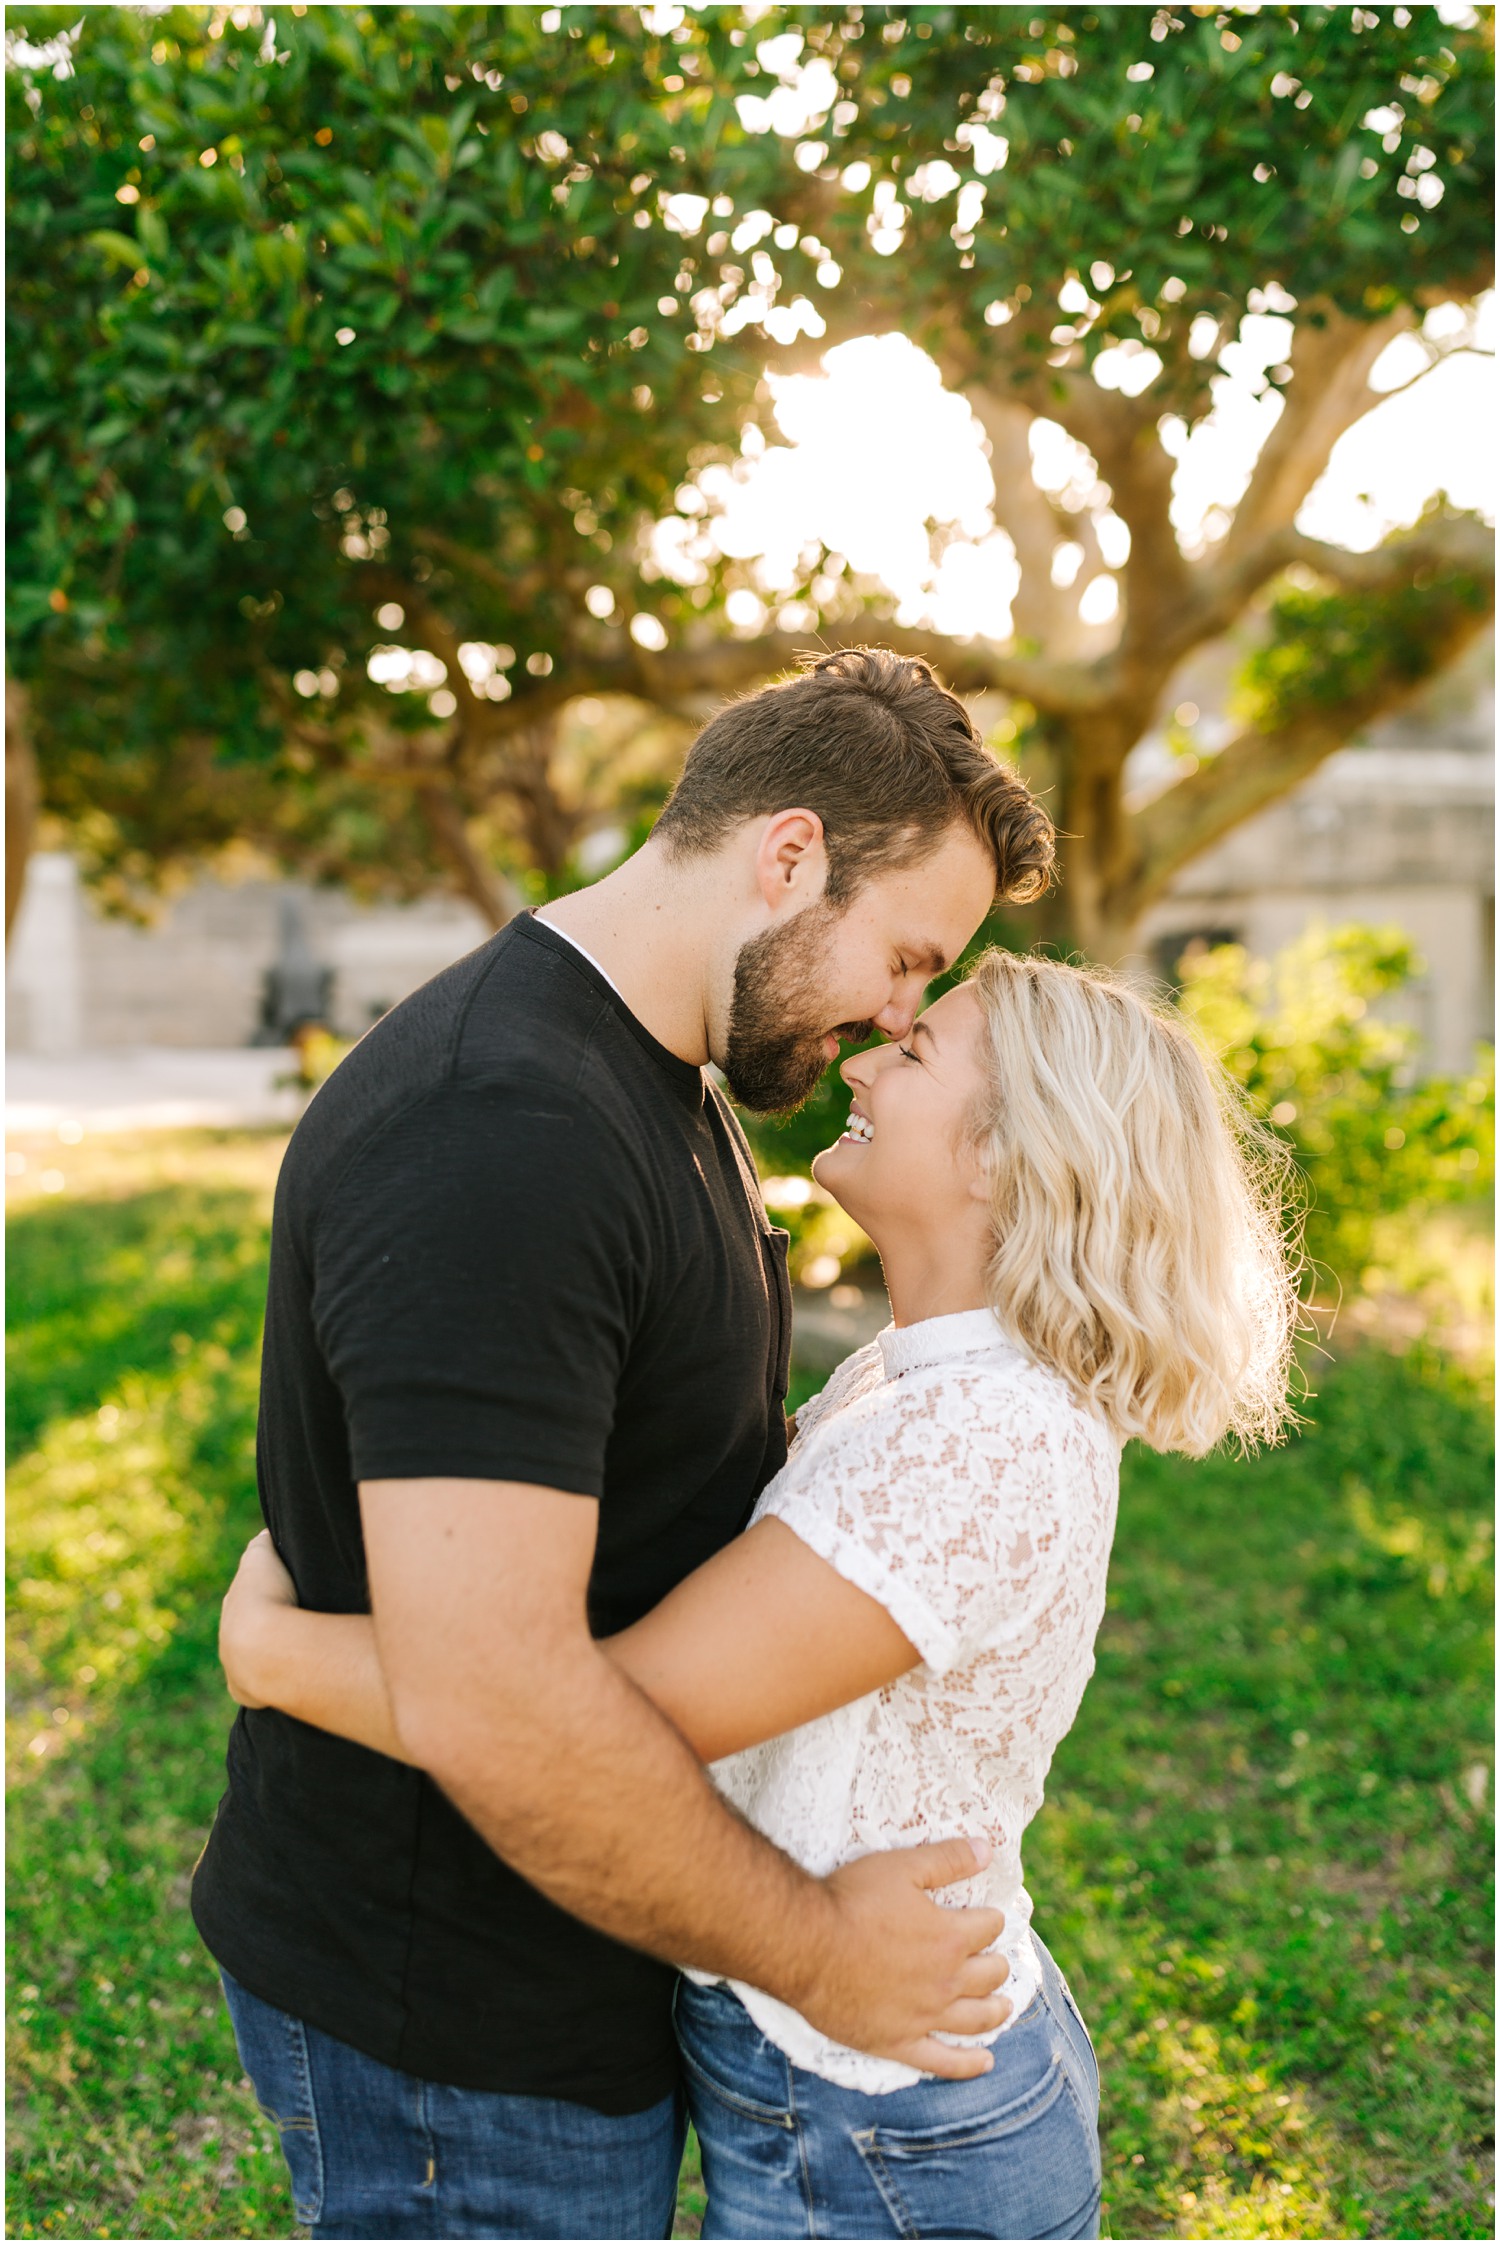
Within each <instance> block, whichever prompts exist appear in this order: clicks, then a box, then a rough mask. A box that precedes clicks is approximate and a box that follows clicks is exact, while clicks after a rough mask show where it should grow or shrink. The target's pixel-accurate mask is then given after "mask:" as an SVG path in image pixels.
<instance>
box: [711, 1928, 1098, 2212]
mask: <svg viewBox="0 0 1500 2245" xmlns="http://www.w3.org/2000/svg"><path fill="white" fill-rule="evenodd" d="M1037 1949H1038V1952H1039V1954H1040V1956H1041V1962H1042V1984H1041V1986H1040V1988H1039V1989H1038V1990H1037V1993H1036V1994H1035V1995H1034V1996H1033V1997H1032V1999H1031V2001H1030V2003H1029V2004H1028V2005H1027V2006H1026V2009H1025V2010H1024V2011H1023V2012H1022V2014H1021V2016H1020V2018H1019V2019H1017V2020H1016V2022H1015V2024H1014V2025H1013V2026H1010V2027H1007V2028H1006V2030H1005V2032H1004V2034H1002V2035H1001V2036H999V2037H998V2039H997V2040H996V2041H995V2043H994V2044H993V2046H992V2047H993V2049H994V2053H995V2068H994V2071H993V2073H988V2074H984V2075H981V2077H980V2078H979V2079H978V2080H977V2081H934V2080H925V2081H920V2082H918V2083H917V2084H916V2085H915V2086H914V2087H913V2088H910V2089H894V2090H892V2091H891V2092H890V2093H889V2094H888V2095H886V2096H879V2097H872V2096H867V2095H864V2094H863V2093H862V2092H860V2091H858V2090H853V2089H839V2088H837V2087H835V2085H834V2084H833V2083H832V2082H830V2081H824V2080H822V2079H821V2077H820V2076H819V2075H817V2074H812V2073H807V2072H805V2071H804V2070H803V2068H802V2067H800V2066H794V2065H793V2064H792V2062H791V2060H790V2059H789V2058H787V2057H786V2056H785V2054H784V2053H783V2052H782V2051H780V2050H778V2049H777V2048H776V2046H775V2044H774V2043H771V2042H768V2041H767V2040H766V2038H765V2036H764V2035H763V2034H762V2033H761V2031H760V2029H759V2027H757V2026H756V2024H755V2021H754V2020H753V2019H752V2018H751V2016H750V2014H749V2012H748V2011H747V2010H746V2009H745V2007H744V2005H743V2004H742V2003H741V2002H740V2000H739V1998H738V1997H737V1996H735V1995H733V1994H732V1993H731V1992H730V1990H729V1989H728V1988H726V1987H723V1986H719V1987H711V1988H700V1987H696V1986H695V1985H694V1984H693V1982H692V1981H690V1980H682V1981H679V1983H678V1987H677V2042H678V2047H679V2049H680V2050H681V2052H682V2057H683V2065H684V2068H685V2072H686V2077H687V2094H688V2105H689V2108H690V2110H691V2112H692V2116H693V2124H694V2126H695V2127H696V2129H697V2131H698V2142H699V2146H700V2148H701V2150H702V2153H703V2180H704V2183H705V2185H706V2186H707V2190H708V2213H707V2216H706V2218H705V2220H704V2224H703V2235H704V2236H705V2237H706V2238H708V2237H739V2238H755V2237H763V2238H783V2239H785V2238H796V2237H859V2238H867V2239H869V2238H881V2237H1028V2238H1043V2237H1097V2236H1098V2234H1099V2229H1098V2222H1099V2181H1100V2176H1099V2164H1100V2163H1099V2073H1098V2069H1097V2067H1096V2065H1095V2063H1094V2053H1093V2050H1092V2048H1091V2047H1090V2044H1089V2038H1088V2035H1087V2034H1086V2033H1085V2031H1084V2025H1083V2021H1082V2019H1081V2018H1080V2017H1079V2015H1078V2012H1077V2010H1076V2009H1075V2008H1074V2004H1073V1999H1072V1997H1071V1995H1070V1994H1069V1993H1068V1990H1067V1986H1066V1984H1065V1982H1064V1980H1063V1977H1062V1974H1061V1973H1060V1972H1059V1971H1058V1969H1057V1966H1056V1965H1055V1964H1054V1963H1053V1961H1052V1959H1051V1957H1050V1956H1048V1954H1047V1952H1046V1950H1045V1949H1044V1948H1043V1947H1042V1944H1041V1943H1040V1942H1039V1941H1038V1942H1037Z"/></svg>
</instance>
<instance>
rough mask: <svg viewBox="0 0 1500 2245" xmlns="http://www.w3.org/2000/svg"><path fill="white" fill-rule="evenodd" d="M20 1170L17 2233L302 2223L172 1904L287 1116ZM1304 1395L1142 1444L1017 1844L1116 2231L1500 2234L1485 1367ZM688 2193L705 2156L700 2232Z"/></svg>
mask: <svg viewBox="0 0 1500 2245" xmlns="http://www.w3.org/2000/svg"><path fill="white" fill-rule="evenodd" d="M26 1151H27V1159H28V1167H27V1170H26V1172H25V1173H24V1174H23V1175H21V1176H19V1177H17V1178H13V1179H12V1180H11V1184H12V1221H11V1233H10V1239H11V1247H10V1269H11V1319H12V1326H13V1332H12V1339H11V1375H10V1421H9V1435H10V1455H11V1458H12V1461H13V1463H12V1469H11V1486H10V1599H11V1607H10V1611H11V1638H10V1663H11V1678H12V1715H11V1729H10V1748H9V1770H10V1783H11V1818H10V1912H11V1936H10V1938H11V1946H10V1973H11V1984H10V2057H11V2096H12V2103H11V2125H10V2153H9V2156H10V2190H9V2223H8V2232H9V2234H10V2235H12V2236H17V2237H38V2236H53V2237H69V2238H78V2237H187V2238H192V2237H197V2238H208V2237H214V2238H219V2237H288V2236H292V2235H295V2234H296V2232H295V2231H294V2230H293V2229H292V2227H291V2214H290V2206H289V2202H288V2198H287V2195H286V2192H285V2189H284V2187H283V2184H282V2179H281V2168H280V2161H279V2156H278V2155H277V2153H276V2150H275V2147H274V2144H273V2142H272V2140H271V2137H270V2134H269V2131H268V2129H267V2128H266V2126H265V2124H264V2123H263V2122H262V2121H261V2119H260V2116H259V2115H258V2113H257V2111H256V2108H255V2105H254V2103H253V2101H252V2099H251V2098H250V2096H249V2094H248V2092H247V2090H246V2088H245V2086H244V2084H243V2082H242V2080H241V2077H240V2069H239V2065H238V2061H237V2059H236V2056H235V2051H234V2045H233V2041H232V2039H231V2037H230V2034H229V2030H228V2027H227V2024H226V2022H225V2019H224V2016H223V2013H222V2009H221V2006H220V2004H219V2001H218V1997H217V1988H216V1983H215V1979H214V1974H213V1971H212V1968H211V1966H210V1964H209V1962H208V1960H207V1958H206V1957H205V1956H204V1954H203V1952H202V1950H201V1949H200V1947H199V1946H198V1943H197V1940H196V1937H195V1935H194V1933H193V1929H192V1926H191V1923H190V1921H189V1918H188V1915H187V1909H186V1893H187V1884H188V1878H189V1874H190V1872H191V1868H192V1865H193V1862H194V1859H195V1857H196V1855H197V1852H198V1849H199V1848H200V1846H201V1845H202V1841H203V1836H204V1833H205V1831H206V1830H207V1826H208V1823H209V1819H210V1817H211V1815H212V1812H213V1806H214V1802H215V1800H216V1798H217V1795H218V1791H219V1786H220V1770H221V1765H222V1754H223V1740H224V1733H225V1729H226V1726H227V1719H228V1711H227V1705H226V1702H225V1699H224V1696H223V1693H222V1689H221V1686H220V1685H219V1682H218V1677H217V1670H216V1668H215V1666H214V1659H213V1640H214V1627H215V1619H216V1596H217V1593H218V1591H219V1589H220V1587H221V1586H222V1584H223V1582H224V1581H225V1580H226V1579H227V1576H228V1573H229V1570H230V1568H231V1566H232V1564H233V1560H234V1557H235V1554H236V1553H237V1551H238V1549H239V1546H240V1543H241V1541H242V1539H243V1538H244V1537H245V1536H246V1535H247V1534H248V1533H249V1532H250V1530H251V1529H252V1528H253V1526H254V1525H255V1524H256V1511H255V1497H254V1470H253V1457H252V1435H253V1424H254V1406H255V1378H256V1341H257V1334H258V1328H259V1319H260V1308H261V1291H262V1284H263V1263H264V1253H265V1239H266V1226H267V1220H268V1212H269V1197H270V1190H271V1186H272V1183H273V1179H274V1173H275V1167H276V1162H277V1159H278V1156H279V1153H280V1143H279V1142H278V1141H277V1140H275V1139H274V1138H259V1137H254V1136H244V1135H240V1136H225V1137H214V1136H209V1135H200V1136H197V1137H193V1138H181V1139H176V1140H160V1139H158V1140H154V1141H145V1140H141V1141H135V1142H130V1141H114V1142H108V1141H106V1142H101V1143H98V1144H93V1143H85V1144H83V1145H79V1146H74V1147H67V1148H61V1149H60V1148H58V1147H57V1146H56V1144H55V1143H54V1144H53V1145H52V1146H51V1147H50V1148H47V1149H27V1150H26ZM44 1173H45V1189H44V1181H43V1180H44ZM59 1177H61V1179H62V1182H61V1183H60V1184H59V1183H58V1178H59ZM1313 1382H1314V1385H1315V1386H1316V1388H1317V1391H1318V1392H1317V1394H1316V1396H1315V1397H1314V1398H1313V1400H1312V1401H1311V1402H1310V1403H1309V1404H1308V1405H1307V1407H1306V1410H1307V1417H1308V1420H1309V1424H1308V1426H1307V1428H1306V1431H1305V1432H1304V1433H1303V1434H1302V1435H1301V1436H1300V1437H1299V1438H1298V1439H1297V1440H1295V1441H1294V1442H1292V1443H1291V1444H1290V1445H1289V1446H1288V1447H1287V1448H1286V1449H1285V1450H1282V1451H1280V1452H1277V1453H1275V1454H1273V1455H1271V1456H1268V1457H1265V1458H1261V1459H1259V1460H1257V1461H1255V1462H1254V1463H1251V1464H1242V1463H1236V1462H1233V1461H1231V1460H1227V1459H1218V1458H1216V1459H1212V1460H1209V1461H1207V1462H1205V1463H1202V1464H1199V1465H1196V1466H1189V1465H1185V1464H1182V1463H1180V1462H1178V1461H1162V1460H1158V1459H1153V1458H1150V1457H1146V1456H1139V1455H1137V1456H1133V1457H1131V1458H1130V1459H1129V1460H1128V1461H1127V1472H1126V1478H1125V1487H1124V1492H1123V1497H1122V1503H1121V1514H1120V1534H1119V1541H1118V1545H1117V1549H1116V1556H1115V1564H1114V1570H1113V1577H1112V1584H1111V1596H1110V1610H1109V1615H1108V1619H1107V1621H1106V1624H1105V1628H1104V1632H1103V1635H1102V1637H1101V1641H1100V1647H1099V1664H1098V1674H1097V1676H1096V1678H1095V1680H1094V1683H1093V1685H1092V1686H1091V1688H1090V1692H1089V1696H1088V1698H1087V1700H1086V1701H1085V1703H1084V1709H1083V1714H1082V1716H1081V1718H1080V1722H1079V1726H1078V1729H1077V1730H1076V1732H1075V1733H1074V1735H1073V1737H1072V1738H1071V1739H1070V1740H1069V1741H1068V1742H1067V1744H1066V1746H1065V1747H1064V1750H1063V1752H1062V1753H1061V1755H1060V1756H1059V1757H1058V1763H1057V1767H1056V1769H1055V1771H1054V1773H1053V1780H1052V1783H1051V1786H1050V1789H1049V1800H1048V1804H1047V1807H1046V1808H1045V1809H1044V1811H1043V1812H1042V1815H1041V1817H1040V1819H1039V1820H1038V1823H1037V1825H1036V1826H1035V1828H1034V1830H1033V1833H1032V1836H1031V1839H1030V1842H1029V1847H1028V1869H1029V1884H1030V1886H1031V1889H1032V1892H1033V1894H1034V1895H1035V1897H1036V1902H1037V1922H1038V1926H1039V1928H1040V1930H1041V1931H1042V1932H1043V1934H1044V1935H1045V1937H1046V1939H1047V1940H1048V1942H1049V1943H1050V1944H1051V1946H1052V1948H1053V1950H1054V1952H1055V1954H1056V1955H1057V1957H1058V1958H1059V1960H1060V1962H1061V1963H1062V1965H1063V1967H1064V1969H1065V1971H1066V1972H1067V1973H1068V1975H1069V1977H1070V1979H1071V1981H1072V1983H1073V1986H1074V1988H1075V1990H1076V1992H1077V1993H1078V1995H1079V1997H1080V2000H1081V2002H1082V2003H1083V2006H1084V2010H1085V2013H1086V2015H1087V2016H1088V2018H1089V2020H1090V2024H1091V2026H1092V2028H1093V2030H1094V2036H1095V2041H1096V2043H1097V2045H1098V2047H1099V2052H1100V2057H1101V2062H1102V2067H1103V2075H1104V2085H1105V2086H1104V2125H1105V2168H1106V2185H1105V2189H1106V2211H1107V2216H1108V2221H1109V2225H1110V2228H1111V2231H1112V2233H1113V2235H1114V2236H1116V2237H1133V2236H1151V2237H1159V2236H1183V2237H1204V2238H1206V2237H1392V2236H1397V2237H1444V2238H1449V2237H1488V2236H1491V2235H1493V2214H1492V2210H1491V2209H1492V2195H1491V2189H1490V2168H1489V2164H1488V2161H1489V2142H1490V2122H1491V2115H1492V2102H1491V2090H1490V2082H1489V2065H1490V2051H1491V2042H1490V2025H1489V2016H1490V2015H1489V2002H1490V1963H1491V1958H1490V1939H1491V1929H1492V1906H1491V1863H1492V1856H1491V1816H1490V1796H1491V1789H1492V1774H1493V1773H1492V1736H1493V1733H1492V1724H1491V1710H1490V1697H1489V1679H1490V1651H1489V1612H1490V1605H1489V1587H1488V1586H1489V1581H1490V1575H1491V1544H1490V1522H1491V1511H1490V1485H1491V1467H1490V1439H1489V1424H1490V1416H1489V1398H1488V1392H1487V1385H1486V1383H1485V1381H1484V1380H1483V1379H1482V1378H1481V1377H1480V1375H1479V1374H1477V1373H1476V1372H1475V1371H1474V1370H1473V1369H1472V1367H1471V1368H1469V1369H1464V1368H1462V1367H1460V1366H1459V1365H1458V1364H1456V1363H1455V1362H1453V1361H1451V1360H1449V1359H1448V1358H1446V1357H1444V1356H1442V1355H1440V1354H1439V1353H1437V1352H1436V1351H1434V1350H1432V1349H1430V1348H1424V1347H1422V1346H1421V1345H1415V1346H1410V1347H1408V1348H1407V1349H1406V1350H1405V1352H1404V1353H1403V1354H1400V1355H1393V1354H1390V1353H1387V1352H1386V1351H1385V1350H1383V1349H1381V1348H1380V1347H1378V1346H1376V1345H1374V1344H1372V1343H1370V1342H1368V1341H1366V1342H1362V1343H1361V1344H1360V1345H1359V1346H1357V1347H1353V1348H1351V1349H1350V1350H1349V1351H1348V1353H1346V1354H1340V1355H1338V1356H1337V1357H1336V1358H1335V1359H1334V1360H1332V1361H1328V1362H1324V1363H1322V1364H1321V1365H1319V1367H1318V1368H1317V1369H1316V1370H1315V1372H1314V1374H1313ZM700 2209H701V2196H700V2195H698V2194H696V2193H695V2190H694V2187H693V2184H692V2182H691V2181H690V2180H689V2181H687V2182H685V2184H684V2190H683V2196H682V2219H681V2221H680V2223H679V2230H680V2233H681V2234H684V2235H691V2234H693V2233H694V2232H695V2229H696V2221H695V2214H696V2212H697V2211H698V2210H700Z"/></svg>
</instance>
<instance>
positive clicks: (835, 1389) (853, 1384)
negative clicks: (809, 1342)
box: [793, 1341, 880, 1449]
mask: <svg viewBox="0 0 1500 2245" xmlns="http://www.w3.org/2000/svg"><path fill="white" fill-rule="evenodd" d="M879 1372H880V1343H879V1342H878V1341H867V1342H866V1343H865V1345H864V1347H863V1348H862V1349H856V1350H855V1351H854V1354H853V1355H852V1356H846V1357H845V1358H844V1361H843V1363H842V1364H839V1365H836V1366H835V1367H834V1369H833V1371H832V1372H831V1373H830V1374H829V1376H828V1385H827V1387H824V1388H819V1390H818V1392H817V1394H816V1395H813V1396H809V1397H808V1399H807V1401H806V1402H805V1403H804V1404H803V1405H802V1407H801V1409H800V1410H799V1411H798V1413H797V1434H796V1440H795V1442H794V1444H793V1448H794V1449H797V1448H799V1447H800V1446H801V1444H802V1443H803V1442H804V1441H806V1439H807V1437H808V1436H809V1435H810V1434H811V1433H812V1431H813V1429H814V1428H815V1427H817V1426H818V1425H820V1424H821V1422H822V1421H823V1420H824V1419H826V1418H827V1416H828V1414H829V1413H830V1412H831V1411H838V1410H841V1409H842V1408H843V1406H844V1404H846V1403H847V1402H849V1400H850V1399H851V1397H852V1396H854V1395H856V1394H857V1393H858V1392H859V1390H860V1388H861V1387H863V1386H865V1385H866V1384H867V1383H868V1382H869V1381H870V1380H871V1379H873V1378H875V1377H877V1376H878V1374H879Z"/></svg>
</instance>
